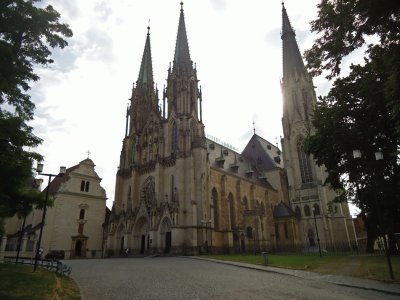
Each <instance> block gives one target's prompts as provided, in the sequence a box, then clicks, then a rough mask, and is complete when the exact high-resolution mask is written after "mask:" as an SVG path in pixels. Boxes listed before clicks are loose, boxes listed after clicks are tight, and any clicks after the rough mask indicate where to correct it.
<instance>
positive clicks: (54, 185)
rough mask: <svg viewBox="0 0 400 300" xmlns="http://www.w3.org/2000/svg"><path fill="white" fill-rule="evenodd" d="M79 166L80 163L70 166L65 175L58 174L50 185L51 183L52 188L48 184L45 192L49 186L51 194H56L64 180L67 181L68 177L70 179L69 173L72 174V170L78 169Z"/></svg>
mask: <svg viewBox="0 0 400 300" xmlns="http://www.w3.org/2000/svg"><path fill="white" fill-rule="evenodd" d="M78 168H79V164H77V165H75V166H73V167H70V168H68V169H67V171H66V173H65V175H58V176H56V177H54V179H53V180H52V181H51V182H50V185H49V186H50V188H49V186H47V187H46V188H45V189H44V190H43V193H46V190H47V189H48V188H49V194H50V195H54V194H56V193H57V192H58V190H59V188H60V186H61V184H62V183H64V182H66V181H67V180H68V179H70V177H69V174H70V173H71V172H72V171H74V170H76V169H78Z"/></svg>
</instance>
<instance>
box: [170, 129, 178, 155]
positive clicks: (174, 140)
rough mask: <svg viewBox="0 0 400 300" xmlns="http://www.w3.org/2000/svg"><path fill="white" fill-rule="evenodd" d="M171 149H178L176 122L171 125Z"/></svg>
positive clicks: (173, 150)
mask: <svg viewBox="0 0 400 300" xmlns="http://www.w3.org/2000/svg"><path fill="white" fill-rule="evenodd" d="M171 151H172V152H176V151H178V127H177V126H176V123H174V125H172V137H171Z"/></svg>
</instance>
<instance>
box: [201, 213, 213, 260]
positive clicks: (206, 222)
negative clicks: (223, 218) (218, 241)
mask: <svg viewBox="0 0 400 300" xmlns="http://www.w3.org/2000/svg"><path fill="white" fill-rule="evenodd" d="M200 222H201V224H205V225H206V240H205V242H204V244H205V245H206V254H207V255H208V234H207V232H208V224H210V227H211V220H201V221H200ZM211 245H212V239H211Z"/></svg>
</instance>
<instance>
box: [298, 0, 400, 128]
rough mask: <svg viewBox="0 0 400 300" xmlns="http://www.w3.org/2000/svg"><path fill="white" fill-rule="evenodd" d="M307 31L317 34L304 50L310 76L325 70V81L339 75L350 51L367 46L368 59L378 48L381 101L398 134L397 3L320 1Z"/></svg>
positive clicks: (399, 24) (399, 35) (399, 25)
mask: <svg viewBox="0 0 400 300" xmlns="http://www.w3.org/2000/svg"><path fill="white" fill-rule="evenodd" d="M311 30H312V31H313V32H314V33H316V34H317V35H318V38H317V39H316V40H315V41H314V45H313V46H312V47H311V49H309V50H307V51H305V57H306V60H307V66H308V68H309V69H310V71H311V74H312V75H320V74H321V73H322V72H323V71H328V75H327V78H328V79H333V78H335V77H337V76H338V75H340V72H341V64H342V61H343V59H344V58H346V57H347V56H348V55H349V54H351V53H352V52H353V51H354V50H356V49H359V48H361V47H363V46H365V45H367V43H369V44H368V45H367V50H366V52H365V57H368V56H369V54H370V53H371V51H377V50H376V48H377V47H379V48H380V51H382V52H383V53H384V54H383V55H382V57H385V59H384V63H385V65H386V67H387V74H388V76H387V78H386V81H385V82H384V85H385V98H386V99H387V105H388V108H389V109H390V110H391V115H390V117H391V118H392V120H393V121H394V122H395V124H396V130H397V133H398V134H399V135H400V101H399V100H398V99H400V85H399V82H400V1H393V0H380V1H375V0H323V1H321V3H320V4H318V18H317V19H316V20H314V21H312V22H311ZM374 49H375V50H374Z"/></svg>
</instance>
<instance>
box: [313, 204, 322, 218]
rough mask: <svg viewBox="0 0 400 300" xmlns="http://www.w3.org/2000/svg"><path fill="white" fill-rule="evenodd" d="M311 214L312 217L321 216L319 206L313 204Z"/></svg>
mask: <svg viewBox="0 0 400 300" xmlns="http://www.w3.org/2000/svg"><path fill="white" fill-rule="evenodd" d="M313 212H314V215H316V216H319V215H320V214H321V210H320V209H319V205H318V204H317V203H315V204H314V205H313Z"/></svg>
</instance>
